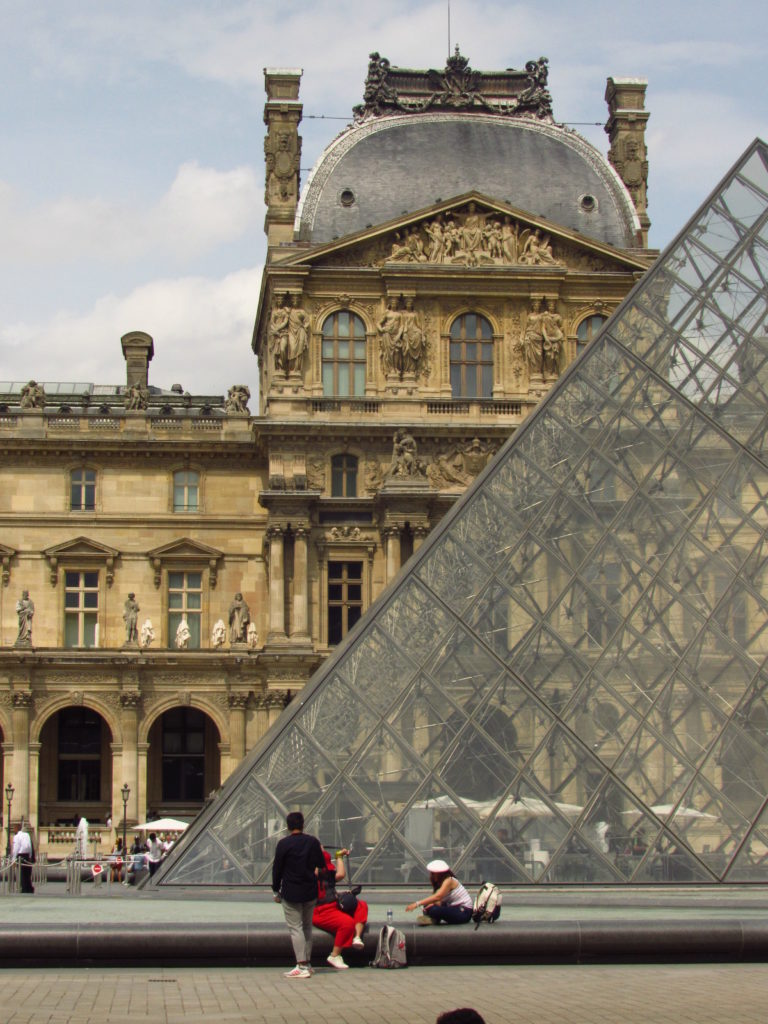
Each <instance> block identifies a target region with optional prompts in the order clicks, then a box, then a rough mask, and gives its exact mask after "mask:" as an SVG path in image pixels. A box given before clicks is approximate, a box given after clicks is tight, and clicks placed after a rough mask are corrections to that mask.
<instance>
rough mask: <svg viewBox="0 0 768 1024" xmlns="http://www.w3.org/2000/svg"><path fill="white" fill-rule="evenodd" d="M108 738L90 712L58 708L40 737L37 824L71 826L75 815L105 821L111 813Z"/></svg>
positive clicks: (98, 718) (80, 708)
mask: <svg viewBox="0 0 768 1024" xmlns="http://www.w3.org/2000/svg"><path fill="white" fill-rule="evenodd" d="M111 746H112V732H111V730H110V728H109V726H108V725H107V723H106V721H105V720H104V719H103V718H102V716H101V715H100V714H99V713H98V711H94V709H93V708H89V707H85V706H82V705H79V706H74V707H66V708H62V709H61V710H60V711H57V712H56V713H55V714H54V715H51V717H50V718H49V719H48V721H47V722H46V723H45V724H44V726H43V728H42V731H41V733H40V782H39V789H38V793H39V798H38V800H39V803H38V820H39V823H40V824H41V825H71V824H72V823H73V821H74V820H75V817H76V816H77V815H78V814H79V815H82V816H84V817H86V818H87V819H88V820H89V821H106V819H107V816H108V815H109V814H110V813H111V808H112V750H111Z"/></svg>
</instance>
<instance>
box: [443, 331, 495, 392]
mask: <svg viewBox="0 0 768 1024" xmlns="http://www.w3.org/2000/svg"><path fill="white" fill-rule="evenodd" d="M492 391H493V331H492V330H491V325H490V324H489V323H488V321H487V320H486V319H485V317H484V316H480V315H479V313H462V315H461V316H459V317H457V318H456V319H455V320H454V321H453V323H452V324H451V393H452V395H453V397H454V398H490V397H491V394H492Z"/></svg>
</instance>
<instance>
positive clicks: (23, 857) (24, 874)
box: [11, 820, 35, 893]
mask: <svg viewBox="0 0 768 1024" xmlns="http://www.w3.org/2000/svg"><path fill="white" fill-rule="evenodd" d="M11 861H14V862H18V864H19V875H20V878H21V891H22V892H28V893H33V892H34V891H35V887H34V886H33V885H32V865H33V864H34V863H35V848H34V846H33V845H32V837H31V836H30V834H29V832H27V830H26V828H25V827H24V821H23V820H22V821H20V822H19V825H18V827H17V829H16V835H15V836H14V837H13V847H12V848H11Z"/></svg>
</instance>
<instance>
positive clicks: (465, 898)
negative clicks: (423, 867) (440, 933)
mask: <svg viewBox="0 0 768 1024" xmlns="http://www.w3.org/2000/svg"><path fill="white" fill-rule="evenodd" d="M427 871H428V872H429V880H430V882H431V883H432V895H431V896H425V897H424V899H423V900H418V901H417V902H416V903H409V904H408V906H407V907H406V908H405V909H406V910H407V911H410V910H416V909H417V908H418V907H423V908H424V913H423V914H422V915H421V916H420V917H418V918H417V919H416V924H440V922H441V921H445V923H446V924H466V923H467V922H468V921H471V920H472V897H471V896H470V895H469V893H468V892H467V890H466V889H465V888H464V886H463V885H462V884H461V882H460V881H459V880H458V878H457V877H456V876H455V875H454V873H453V872H452V871H451V869H450V867H449V866H448V865H447V864H446V863H445V861H444V860H432V861H430V862H429V864H427Z"/></svg>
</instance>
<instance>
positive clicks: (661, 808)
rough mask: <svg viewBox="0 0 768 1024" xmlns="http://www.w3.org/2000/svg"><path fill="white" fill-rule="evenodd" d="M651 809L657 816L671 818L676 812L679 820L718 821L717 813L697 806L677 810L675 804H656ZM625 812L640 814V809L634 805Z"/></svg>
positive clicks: (675, 815)
mask: <svg viewBox="0 0 768 1024" xmlns="http://www.w3.org/2000/svg"><path fill="white" fill-rule="evenodd" d="M651 810H652V811H653V813H654V814H655V815H656V817H657V818H669V817H671V816H672V815H673V814H674V817H675V818H676V819H679V820H686V819H687V820H689V821H717V815H716V814H707V812H706V811H697V810H696V808H695V807H678V808H677V810H675V805H674V804H654V805H653V807H651ZM622 813H624V814H634V815H639V814H640V811H639V810H637V808H635V807H633V808H632V809H631V810H629V811H623V812H622Z"/></svg>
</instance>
